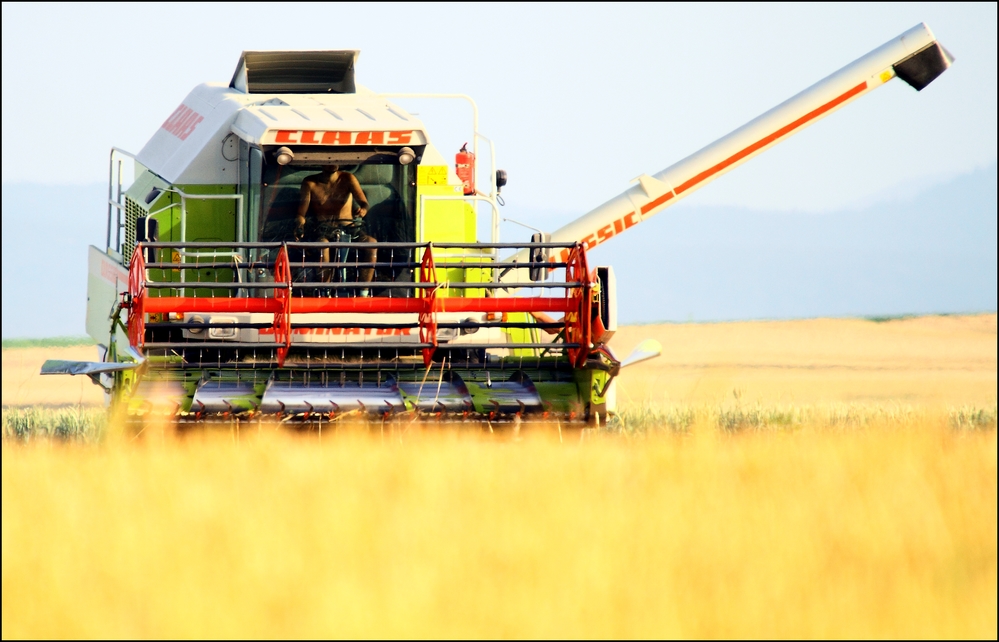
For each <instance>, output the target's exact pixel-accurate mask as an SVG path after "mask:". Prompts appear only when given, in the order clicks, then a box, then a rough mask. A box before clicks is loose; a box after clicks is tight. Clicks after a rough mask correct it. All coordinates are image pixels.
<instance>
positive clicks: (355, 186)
mask: <svg viewBox="0 0 999 642" xmlns="http://www.w3.org/2000/svg"><path fill="white" fill-rule="evenodd" d="M347 175H348V176H350V193H351V194H352V195H353V196H354V202H355V203H357V208H358V209H357V215H358V216H360V217H364V216H367V214H368V199H367V197H365V196H364V190H363V189H361V184H360V183H358V182H357V177H356V176H354V175H353V174H347Z"/></svg>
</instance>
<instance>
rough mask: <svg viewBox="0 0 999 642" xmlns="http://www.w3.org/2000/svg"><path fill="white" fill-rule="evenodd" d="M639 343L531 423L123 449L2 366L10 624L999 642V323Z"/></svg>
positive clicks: (61, 394)
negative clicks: (640, 356)
mask: <svg viewBox="0 0 999 642" xmlns="http://www.w3.org/2000/svg"><path fill="white" fill-rule="evenodd" d="M646 336H653V337H656V338H658V339H659V340H660V341H661V342H662V343H663V345H664V349H665V354H664V357H662V358H661V359H659V360H657V361H653V362H649V363H647V364H642V365H640V366H636V367H635V368H634V369H633V371H632V372H630V373H628V371H625V372H626V375H627V376H623V377H622V387H621V391H620V397H619V398H620V402H621V413H620V416H619V418H618V419H617V420H616V421H615V422H612V423H611V425H609V426H607V427H606V428H604V429H602V430H600V431H595V432H587V433H584V434H580V433H578V432H569V431H562V432H559V430H558V427H537V428H533V429H526V428H525V430H523V431H522V432H521V433H520V434H519V435H516V436H515V435H513V434H512V433H511V432H509V431H507V432H497V433H495V434H490V433H488V432H484V431H478V430H458V429H430V428H427V427H425V426H421V425H419V424H416V425H411V426H392V425H389V426H384V427H383V426H378V425H375V426H358V425H343V426H340V427H336V428H334V427H330V428H329V429H327V430H326V431H325V432H324V433H323V434H322V435H317V434H308V435H301V434H293V433H289V432H288V431H285V430H282V429H281V428H280V427H278V426H274V425H271V424H254V423H252V422H251V423H250V424H241V425H239V426H236V425H225V426H220V427H218V428H215V429H211V430H206V431H203V432H199V433H194V434H188V435H186V436H184V437H182V438H177V437H175V436H172V434H171V433H170V432H169V431H168V430H155V429H151V430H150V431H149V432H148V434H145V435H143V436H142V437H141V438H139V439H133V438H132V437H131V436H129V435H128V434H125V433H123V432H121V431H119V430H117V429H116V428H115V426H114V424H113V423H112V424H108V423H107V421H106V420H105V419H104V414H103V411H102V410H101V409H100V407H99V397H97V398H96V399H92V400H90V401H85V400H81V399H80V392H79V390H76V389H75V388H74V387H73V386H74V385H76V383H77V382H76V381H72V384H73V385H69V386H65V387H64V389H62V390H60V389H59V387H58V386H53V385H52V384H50V383H48V382H47V381H45V380H43V379H42V378H37V377H32V373H31V371H30V368H31V365H30V363H29V362H31V360H32V359H37V357H36V356H34V355H32V354H31V352H30V350H27V349H25V350H26V351H24V352H22V353H21V354H20V355H15V354H13V353H14V352H16V351H14V350H4V355H3V358H4V362H3V363H4V365H3V367H4V418H3V423H4V441H3V448H2V487H3V526H2V530H3V534H2V538H3V550H2V555H3V599H2V619H0V622H2V634H3V637H4V638H11V637H195V636H212V637H275V636H280V637H388V636H406V637H464V636H476V637H559V636H572V637H743V636H751V637H981V638H992V639H994V638H995V637H996V629H997V607H996V604H997V595H996V593H997V588H996V587H997V514H996V513H997V443H996V400H995V399H996V397H995V389H996V388H995V385H996V316H995V315H979V316H973V317H927V318H920V319H906V320H897V321H889V322H885V323H874V322H871V321H863V320H814V321H796V322H780V323H769V324H768V323H762V322H761V323H745V324H705V325H665V326H633V327H629V328H624V329H623V330H622V331H621V332H620V336H619V337H617V338H616V342H617V343H619V345H620V346H621V347H620V348H619V349H618V352H619V354H621V353H626V352H627V349H628V347H630V345H629V342H631V343H635V342H637V341H638V340H640V339H642V338H644V337H646ZM74 350H76V348H74ZM79 350H83V348H80V349H79ZM88 350H92V348H88ZM9 353H10V354H9ZM85 358H89V357H85ZM8 364H10V370H9V371H8ZM15 364H17V365H16V367H15ZM25 364H28V365H25ZM8 375H10V377H11V379H10V383H11V384H12V385H13V384H16V386H17V388H15V389H14V393H10V394H15V393H16V394H18V395H20V396H21V399H34V398H35V397H31V396H30V395H34V394H37V393H38V391H42V392H44V390H45V386H49V388H48V390H49V395H50V396H49V397H48V399H47V400H46V403H47V404H49V406H50V407H48V408H45V409H39V408H38V407H37V406H35V404H36V403H38V402H24V401H22V402H21V403H18V401H17V399H16V398H12V397H9V396H8V394H9V392H8V391H9V388H8V383H9V382H8ZM19 377H20V379H19ZM56 381H57V382H58V381H61V380H58V379H57V380H56ZM88 385H89V384H88ZM53 406H54V407H53Z"/></svg>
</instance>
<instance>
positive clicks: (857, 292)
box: [2, 164, 997, 338]
mask: <svg viewBox="0 0 999 642" xmlns="http://www.w3.org/2000/svg"><path fill="white" fill-rule="evenodd" d="M2 196H3V207H2V220H3V337H4V338H15V337H46V336H59V335H80V334H83V333H84V314H85V309H86V288H87V274H86V272H87V263H86V262H87V246H88V245H90V244H94V245H98V246H100V245H102V244H103V243H104V237H105V226H106V222H107V208H106V206H103V205H102V203H106V199H107V188H106V186H104V185H83V186H71V185H37V184H6V185H3V191H2ZM511 209H512V210H513V208H511ZM514 211H515V212H516V218H518V220H522V219H523V216H524V212H525V210H514ZM996 212H997V200H996V165H995V164H993V165H992V166H991V167H988V168H985V169H981V170H978V171H975V172H972V173H970V174H966V175H963V176H960V177H958V178H956V179H954V180H952V181H949V182H947V183H944V184H941V185H937V186H932V187H928V188H927V189H926V190H925V191H922V192H918V193H912V194H900V195H899V197H898V200H896V201H892V202H888V203H879V204H876V205H871V206H869V207H865V208H863V209H857V210H848V211H842V212H833V213H824V214H802V213H787V212H765V211H755V210H743V209H738V208H731V207H706V206H697V205H687V204H685V203H680V204H678V205H677V206H675V207H673V208H670V209H668V210H666V211H665V212H663V213H661V214H659V215H658V216H656V217H654V218H652V219H651V220H649V221H648V222H646V223H643V224H642V225H641V227H639V228H636V229H635V230H632V231H631V232H630V233H628V234H624V235H623V236H621V237H620V238H615V239H613V240H611V241H610V242H609V243H607V244H606V245H603V246H600V247H598V248H596V249H595V250H594V251H593V252H592V253H591V254H590V264H591V265H598V264H599V265H606V264H610V265H613V266H614V269H615V273H616V275H617V283H618V300H619V307H620V315H621V320H622V322H624V323H648V322H654V321H724V320H736V319H758V318H759V319H785V318H801V317H816V316H892V315H901V314H930V313H959V312H985V311H995V310H996V308H997V294H996V293H997V253H996V247H997V241H996V238H997V231H996V218H997V215H996ZM511 216H513V214H511ZM536 218H538V219H544V220H554V219H555V217H553V216H551V215H544V214H542V213H538V214H537V215H536ZM558 218H562V217H558ZM524 222H528V223H529V222H530V221H524ZM556 227H557V226H556Z"/></svg>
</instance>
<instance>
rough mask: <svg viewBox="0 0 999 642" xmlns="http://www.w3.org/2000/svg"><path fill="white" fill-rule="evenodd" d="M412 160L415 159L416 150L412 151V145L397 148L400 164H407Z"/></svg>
mask: <svg viewBox="0 0 999 642" xmlns="http://www.w3.org/2000/svg"><path fill="white" fill-rule="evenodd" d="M414 160H416V152H414V151H413V148H412V147H403V148H402V149H400V150H399V164H400V165H409V164H410V163H412V162H413V161H414Z"/></svg>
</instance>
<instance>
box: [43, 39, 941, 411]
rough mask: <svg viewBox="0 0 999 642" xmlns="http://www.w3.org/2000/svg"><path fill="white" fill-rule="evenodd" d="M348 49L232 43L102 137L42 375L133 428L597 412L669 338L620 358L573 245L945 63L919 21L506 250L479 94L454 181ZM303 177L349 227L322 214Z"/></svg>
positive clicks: (603, 235)
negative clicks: (77, 290) (221, 77)
mask: <svg viewBox="0 0 999 642" xmlns="http://www.w3.org/2000/svg"><path fill="white" fill-rule="evenodd" d="M357 57H358V52H357V51H349V50H348V51H307V52H301V51H271V52H261V51H247V52H244V53H243V55H242V56H241V58H240V61H239V63H238V65H237V69H236V73H235V74H234V76H233V78H232V81H231V82H229V83H228V85H225V84H221V83H206V84H203V85H200V86H198V87H197V88H195V89H194V90H193V91H192V92H191V94H190V95H188V96H187V98H185V99H184V102H183V103H181V105H180V106H179V107H178V108H177V109H176V110H175V111H174V112H173V114H171V115H170V116H169V117H168V118H167V120H166V121H165V122H164V123H163V124H162V125H161V126H160V128H159V129H158V130H157V131H156V133H155V134H154V135H153V137H152V138H151V139H150V141H149V143H147V144H146V146H145V147H144V148H143V149H142V150H141V151H140V152H139V153H138V154H136V155H132V154H128V153H126V152H123V151H122V150H118V149H113V150H112V153H111V159H110V172H109V174H110V180H109V187H108V230H107V245H106V247H105V248H104V249H100V248H98V247H95V246H91V247H90V255H89V276H88V293H87V300H88V305H87V333H88V334H89V335H90V336H91V337H93V338H94V340H95V341H96V342H97V343H98V344H99V352H100V357H101V358H100V360H99V361H95V362H70V361H48V362H46V363H45V365H44V366H43V368H42V374H71V375H76V374H83V375H87V376H89V377H90V378H91V379H92V380H93V381H94V382H95V383H96V384H98V385H100V386H101V387H102V388H104V390H105V392H106V393H107V396H108V399H109V402H111V403H112V404H114V405H115V406H116V407H117V408H119V409H122V410H124V411H126V413H127V415H128V416H130V417H133V418H138V419H140V420H144V419H147V418H149V417H150V416H159V415H161V416H166V417H169V418H170V419H171V420H172V421H178V422H199V423H200V422H205V421H211V420H224V421H231V420H232V419H234V418H245V419H249V418H266V417H269V418H271V419H278V420H280V421H286V422H289V421H290V422H296V423H299V424H305V425H311V424H313V423H319V425H320V426H321V425H323V422H336V421H339V420H342V419H344V418H346V417H350V416H362V417H366V418H371V417H380V418H382V419H383V420H387V419H395V420H398V419H405V420H414V419H416V418H421V417H422V418H428V417H429V418H432V419H433V420H434V421H469V420H472V421H479V420H482V419H486V420H488V421H489V425H490V426H492V425H494V424H495V422H497V421H500V422H502V421H511V422H515V423H518V424H519V423H520V422H522V421H529V420H535V419H538V420H541V421H544V422H558V424H559V425H562V424H565V423H568V424H570V425H571V424H572V423H573V422H583V421H588V422H593V421H594V420H596V421H599V419H600V418H601V417H604V416H606V415H607V414H608V413H611V412H613V411H614V386H613V385H612V384H613V381H614V378H615V376H616V375H617V374H618V373H619V372H620V370H621V368H623V367H626V366H629V365H631V364H634V363H638V362H641V361H644V360H646V359H650V358H653V357H656V356H658V355H659V354H660V352H661V346H659V344H658V343H656V342H655V341H652V340H649V341H646V342H643V343H642V344H640V345H639V346H638V347H637V348H636V349H635V351H634V352H633V353H632V354H631V355H630V356H629V357H628V358H626V359H623V360H620V361H619V360H618V359H617V358H616V357H615V356H614V354H613V353H612V352H611V350H610V347H609V345H608V343H609V341H610V340H611V338H612V337H613V336H614V333H615V330H616V303H615V298H614V297H615V283H614V275H613V271H612V270H611V268H610V267H601V266H597V267H595V268H591V267H590V266H589V265H588V262H587V256H586V252H587V250H588V249H591V248H593V247H595V246H596V245H598V244H600V243H603V242H606V241H607V240H609V239H611V238H613V237H614V236H617V235H618V234H620V233H622V232H624V231H625V230H627V229H629V228H631V227H634V226H635V225H637V224H638V223H640V222H641V221H643V220H645V219H647V218H648V217H650V216H652V215H653V214H655V213H657V212H659V211H661V210H662V209H664V208H665V207H668V206H669V205H671V204H673V203H675V202H676V201H678V200H679V199H680V198H682V197H683V196H686V195H687V194H690V193H692V192H693V191H694V190H696V189H699V188H700V187H703V186H704V185H706V184H707V183H708V182H710V181H711V180H713V179H715V178H717V177H718V176H720V175H721V174H723V173H725V172H727V171H730V170H731V169H733V168H735V167H736V166H737V165H739V164H740V163H742V162H745V161H746V160H748V159H749V158H751V157H752V156H754V155H755V154H758V153H760V152H762V151H763V150H765V149H767V148H768V147H770V146H772V145H774V144H776V143H778V142H780V141H781V140H783V139H785V138H787V137H789V136H791V135H793V134H794V133H796V132H798V131H800V130H801V129H803V128H804V127H806V126H808V125H810V124H812V123H814V122H816V121H817V120H818V119H820V118H822V117H824V116H827V115H828V114H830V113H832V112H833V111H835V110H836V109H839V108H840V107H842V106H844V105H845V104H847V103H848V102H850V101H851V100H854V99H856V98H858V97H859V96H861V95H863V94H864V93H866V92H868V91H870V90H871V89H874V88H875V87H878V86H880V85H882V84H884V83H885V82H887V81H889V80H890V79H891V78H893V77H895V76H898V77H899V78H902V79H903V80H904V81H905V82H907V83H909V84H910V85H912V86H913V87H915V88H916V89H917V90H921V89H922V88H923V87H925V86H926V85H927V84H929V83H930V82H931V81H932V80H933V79H934V78H936V77H937V76H938V75H940V73H942V72H943V71H944V70H946V69H947V67H949V66H950V64H951V62H952V58H951V56H950V55H949V54H948V53H947V52H946V51H945V50H944V49H943V48H942V47H941V46H940V45H939V44H938V43H937V42H936V40H935V39H934V38H933V35H932V34H931V33H930V30H929V29H928V28H927V27H926V26H925V25H919V26H917V27H914V28H913V29H910V30H909V31H907V32H906V33H904V34H902V35H901V36H899V37H898V38H895V39H894V40H892V41H890V42H888V43H886V44H885V45H883V46H881V47H879V48H878V49H876V50H874V51H872V52H871V53H869V54H867V55H866V56H864V57H862V58H860V59H859V60H857V61H855V62H853V63H852V64H850V65H848V66H846V67H844V68H843V69H841V70H840V71H838V72H836V73H835V74H832V75H831V76H829V77H828V78H826V79H825V80H822V81H821V82H819V83H817V84H815V85H813V86H812V87H810V88H809V89H807V90H805V91H804V92H802V93H800V94H798V95H797V96H795V97H793V98H791V99H790V100H788V101H786V102H784V103H783V104H781V105H779V106H777V107H775V108H774V109H772V110H771V111H769V112H767V113H766V114H763V115H762V116H760V117H759V118H757V119H755V120H753V121H752V122H750V123H748V124H746V125H745V126H743V127H741V128H740V129H738V130H736V131H734V132H732V133H731V134H729V135H728V136H725V137H724V138H722V139H720V140H718V141H716V142H714V143H712V144H711V145H709V146H707V147H705V148H704V149H703V150H701V151H699V152H697V153H696V154H693V155H691V156H689V157H688V158H686V159H684V160H682V161H680V162H679V163H676V164H675V165H673V166H671V167H669V168H667V169H665V170H663V171H662V172H659V173H658V174H656V175H654V176H649V175H642V176H640V177H638V179H636V180H637V182H638V185H636V186H634V187H631V188H629V189H628V190H627V191H625V192H624V193H622V194H621V195H620V196H618V197H616V198H614V199H612V200H610V201H608V202H607V203H604V204H603V205H601V206H600V207H598V208H596V209H595V210H593V211H591V212H589V213H588V214H586V215H584V216H582V217H581V218H579V219H578V220H576V221H574V222H572V223H570V224H569V225H567V226H565V227H563V228H561V229H559V230H557V231H556V232H554V233H552V234H551V235H550V236H547V235H544V234H538V235H536V236H535V237H534V238H532V240H531V242H530V243H500V242H499V238H498V232H497V230H498V218H497V217H498V207H497V206H498V203H499V200H500V199H499V197H498V192H499V189H500V188H501V187H502V185H503V184H504V183H505V173H503V172H501V171H499V170H496V168H495V164H494V163H493V164H492V166H491V167H490V172H491V177H492V178H491V181H490V183H491V184H490V186H489V191H488V192H482V191H475V188H474V187H472V185H471V184H470V181H469V180H468V176H474V173H469V169H470V168H469V166H470V165H471V164H474V163H475V158H476V153H477V150H478V143H479V142H480V141H485V142H486V143H487V144H488V146H489V149H490V158H495V153H494V150H493V145H492V142H491V141H490V140H489V139H488V138H486V137H485V136H483V135H482V134H481V133H480V132H479V131H478V126H477V123H478V117H477V113H478V112H477V108H475V105H474V102H472V106H473V114H474V115H475V117H474V119H473V123H474V124H473V132H472V135H471V136H470V137H469V140H470V141H473V143H472V150H473V151H472V152H467V150H466V151H464V152H462V156H461V160H460V162H461V163H463V164H464V167H463V169H464V174H463V177H464V179H465V180H464V181H463V180H462V178H460V177H459V176H458V175H457V174H456V172H455V170H454V168H453V167H452V166H450V164H449V163H447V161H445V160H444V157H443V155H442V154H441V153H440V151H438V150H437V148H435V147H434V145H433V143H432V142H431V140H430V137H429V134H428V133H427V131H426V129H425V127H424V126H423V124H422V123H421V122H420V120H419V119H418V118H417V117H416V115H415V114H412V113H409V112H407V111H405V110H404V109H403V108H402V107H400V106H399V105H396V104H393V103H390V102H388V97H389V95H379V94H375V93H373V92H371V91H369V90H366V89H364V88H363V87H361V86H359V85H356V84H355V82H354V64H355V62H356V60H357ZM417 97H426V96H417ZM407 98H408V99H409V98H414V95H407ZM437 98H445V99H453V98H457V99H461V100H469V101H470V99H469V98H468V97H467V96H463V95H448V96H438V97H437ZM126 159H132V160H134V162H135V166H136V172H135V174H136V176H135V180H134V182H133V183H132V184H131V185H130V186H124V185H123V184H122V178H121V177H122V164H123V162H125V160H126ZM457 160H458V159H456V161H457ZM473 171H474V170H473ZM317 185H320V186H322V185H325V186H326V187H322V189H328V190H330V191H326V192H322V190H320V191H321V193H320V196H322V194H325V196H322V198H319V201H317V202H330V203H334V204H335V205H334V206H333V207H335V208H336V209H335V211H336V212H338V213H337V215H336V217H337V220H343V221H345V220H346V219H344V214H345V213H348V212H349V213H351V214H352V215H353V216H354V220H353V221H352V222H349V223H344V224H337V225H331V224H330V223H329V222H328V221H329V219H322V218H321V217H320V213H319V212H320V211H319V210H315V211H313V210H312V209H311V208H312V205H311V203H312V201H313V199H312V198H311V197H309V198H306V195H307V194H311V193H312V190H314V189H320V188H319V187H315V186H317ZM335 185H350V186H351V187H350V188H349V190H348V191H349V192H350V195H349V196H343V194H344V193H345V192H342V191H341V192H336V190H335ZM310 186H312V187H310ZM337 194H340V196H337ZM324 198H328V201H324V200H323V199H324ZM337 199H340V200H337ZM480 206H482V207H483V208H487V211H488V212H489V213H490V214H491V216H492V223H491V242H488V243H483V242H478V238H479V234H478V228H477V221H478V209H477V208H479V207H480ZM303 208H304V209H303ZM306 214H308V215H309V216H311V217H312V219H311V221H312V222H308V219H307V224H306V225H305V226H304V227H303V226H302V224H301V219H302V218H303V217H305V215H306ZM323 220H326V221H327V222H326V223H322V221H323ZM503 255H507V257H508V258H502V256H503Z"/></svg>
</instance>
